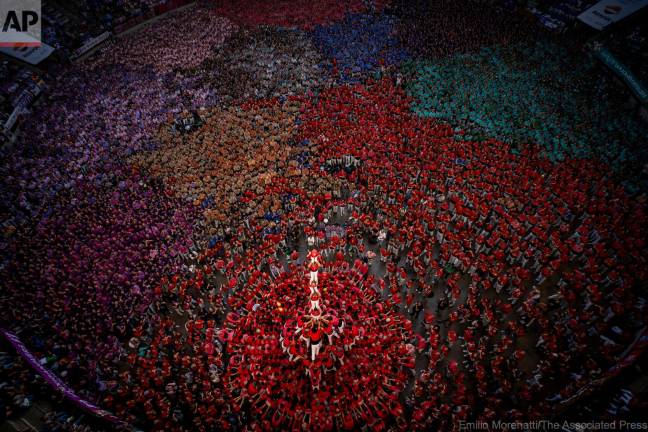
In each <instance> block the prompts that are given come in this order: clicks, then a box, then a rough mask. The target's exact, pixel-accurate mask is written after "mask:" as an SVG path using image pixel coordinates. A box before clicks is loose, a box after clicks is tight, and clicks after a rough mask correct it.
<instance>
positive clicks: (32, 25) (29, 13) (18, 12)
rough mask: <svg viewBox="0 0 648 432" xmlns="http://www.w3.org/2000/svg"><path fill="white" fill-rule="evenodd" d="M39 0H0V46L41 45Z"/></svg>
mask: <svg viewBox="0 0 648 432" xmlns="http://www.w3.org/2000/svg"><path fill="white" fill-rule="evenodd" d="M41 21H42V16H41V0H1V1H0V26H2V27H0V47H33V46H40V45H41Z"/></svg>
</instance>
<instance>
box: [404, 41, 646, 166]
mask: <svg viewBox="0 0 648 432" xmlns="http://www.w3.org/2000/svg"><path fill="white" fill-rule="evenodd" d="M593 61H594V60H592V59H588V58H586V57H584V56H582V55H577V54H574V53H571V52H570V49H569V48H568V47H567V48H563V47H562V46H560V45H558V44H556V43H554V42H550V41H548V40H544V39H542V38H538V39H537V40H536V41H534V42H530V43H524V44H512V45H508V46H502V47H488V48H484V49H482V50H481V51H480V52H478V53H476V54H467V55H458V56H454V57H450V58H448V59H444V60H440V61H436V62H429V61H421V62H417V63H414V64H412V68H413V70H412V73H413V75H414V79H413V81H412V83H411V86H410V87H409V90H410V94H411V95H412V96H414V97H415V98H416V99H417V104H416V107H415V111H416V112H417V113H419V114H420V115H424V116H429V117H435V118H441V119H447V120H448V121H450V122H452V123H457V122H460V123H463V124H465V125H467V126H468V127H470V126H471V125H475V126H476V127H477V129H479V130H481V131H485V132H486V133H487V134H488V135H489V136H494V137H498V138H500V139H502V140H506V141H509V142H516V143H518V145H520V144H524V143H536V144H538V145H540V146H542V147H543V148H544V151H545V154H546V156H547V157H548V158H550V159H551V160H562V159H563V158H565V157H566V156H572V157H579V158H589V157H592V156H596V157H599V158H601V159H602V160H603V161H605V162H607V163H608V164H609V165H611V166H612V167H613V168H614V169H615V170H618V169H625V170H627V171H630V170H634V173H635V175H636V173H637V172H638V171H640V170H641V167H642V166H643V164H645V163H646V162H647V161H648V154H646V149H645V146H644V145H643V142H644V140H645V136H646V125H645V123H643V122H642V121H641V120H640V119H638V118H637V117H636V116H634V115H633V113H632V111H630V110H625V111H623V110H621V111H620V108H619V107H620V106H622V105H623V103H624V100H623V97H622V96H618V95H617V93H618V87H617V85H616V84H614V83H612V82H611V81H610V80H605V79H601V78H600V77H598V76H597V75H596V74H594V73H592V70H593V69H594V65H593ZM593 99H595V100H597V101H598V103H595V104H594V103H592V100H593Z"/></svg>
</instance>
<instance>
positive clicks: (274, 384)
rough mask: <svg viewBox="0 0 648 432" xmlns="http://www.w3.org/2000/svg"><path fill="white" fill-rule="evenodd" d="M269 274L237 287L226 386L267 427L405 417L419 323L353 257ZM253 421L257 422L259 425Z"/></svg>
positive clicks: (350, 425)
mask: <svg viewBox="0 0 648 432" xmlns="http://www.w3.org/2000/svg"><path fill="white" fill-rule="evenodd" d="M310 264H312V263H309V265H308V266H305V267H299V268H298V270H297V271H294V272H287V273H281V274H279V275H278V276H277V277H276V278H273V277H272V276H271V275H270V274H262V275H261V276H258V277H257V278H255V280H253V281H250V282H249V283H248V284H247V285H246V286H245V287H241V288H240V289H237V291H236V293H235V294H234V295H235V296H240V300H243V301H245V302H246V303H250V302H254V303H255V304H257V305H258V306H257V307H255V308H250V309H249V310H250V311H251V312H249V313H247V314H246V315H236V314H230V315H229V316H228V319H227V322H228V327H229V331H230V334H231V340H230V342H229V348H228V351H229V352H230V353H231V357H230V367H229V369H228V372H227V374H226V376H225V383H226V391H227V392H229V394H230V396H231V399H232V400H234V401H236V402H237V404H236V406H235V409H237V410H245V411H246V412H247V413H248V414H249V415H250V416H251V418H252V419H253V420H254V421H253V424H254V425H256V427H258V429H260V430H268V429H269V428H271V429H275V430H276V429H282V430H286V429H295V430H303V429H307V430H323V431H326V430H333V429H338V430H345V429H346V430H352V429H356V428H358V427H361V426H365V425H366V426H369V427H370V428H372V429H374V430H381V429H384V428H387V427H388V426H390V425H394V426H398V424H400V425H404V424H405V419H404V418H403V408H402V406H401V404H400V402H399V400H398V397H399V395H400V393H401V391H402V390H403V388H404V387H405V384H406V382H407V381H408V379H409V378H410V377H411V375H410V374H411V373H412V370H413V368H414V361H415V357H414V346H413V345H412V344H411V341H412V340H413V338H414V335H413V333H412V332H411V324H410V322H409V321H408V320H407V319H404V318H402V317H401V316H400V315H399V314H398V312H396V311H395V310H393V309H392V308H391V306H388V305H386V304H385V302H383V301H380V299H379V298H378V297H377V295H376V292H375V291H374V289H373V288H372V285H373V282H374V281H373V279H372V277H371V276H369V277H365V276H363V275H362V274H361V273H360V272H358V271H357V270H355V269H353V268H350V267H349V266H348V263H346V262H332V263H329V262H322V263H321V264H318V266H317V267H318V270H317V272H318V274H317V282H316V284H313V282H312V277H311V276H310V275H309V271H310V272H312V271H313V267H312V266H311V265H310ZM252 430H254V427H253V428H252Z"/></svg>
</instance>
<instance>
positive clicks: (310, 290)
mask: <svg viewBox="0 0 648 432" xmlns="http://www.w3.org/2000/svg"><path fill="white" fill-rule="evenodd" d="M324 3H326V2H324ZM478 3H479V4H480V5H482V3H481V2H478ZM264 4H266V3H264ZM345 4H346V6H345V7H337V8H336V7H330V8H329V9H326V11H327V12H326V13H324V10H323V9H322V10H320V9H318V8H319V7H320V6H318V5H319V3H317V2H316V3H313V2H279V3H278V4H277V5H276V7H273V8H268V7H265V6H263V5H262V4H260V2H255V1H241V2H222V3H219V4H218V5H216V6H215V7H213V8H212V7H210V6H208V5H205V4H200V5H197V6H194V7H192V8H190V9H187V10H184V11H181V12H178V13H176V14H173V15H170V16H169V17H167V18H164V19H161V20H158V21H156V22H154V23H152V24H149V27H148V30H147V31H146V33H144V32H135V33H133V34H131V35H128V36H125V37H124V38H122V39H118V40H116V41H115V43H114V44H112V45H111V46H109V47H106V48H105V49H103V50H102V51H101V52H98V53H97V54H96V55H94V56H92V57H90V58H88V59H86V60H84V61H83V62H81V63H80V64H79V65H76V66H75V68H73V69H70V70H69V71H67V73H66V74H65V75H63V76H62V77H60V79H59V80H58V83H57V85H56V86H55V87H54V88H53V89H52V91H51V93H50V94H49V95H48V98H47V99H46V100H45V101H44V102H45V103H44V107H42V109H40V110H39V111H38V113H37V114H36V115H35V116H34V117H35V119H34V123H33V124H34V127H33V128H31V129H30V130H28V131H27V133H26V134H25V136H24V137H23V138H22V142H21V143H19V144H22V145H17V146H16V147H15V148H13V149H9V150H7V154H6V155H5V157H3V159H2V162H1V165H0V173H2V175H3V185H2V198H3V202H4V203H5V204H4V205H3V207H2V218H3V228H4V229H3V239H2V243H1V245H2V265H1V266H0V279H2V281H3V283H2V287H3V289H2V291H1V292H0V310H2V311H3V314H2V317H1V318H0V323H1V324H2V327H3V328H6V329H8V330H11V331H13V332H15V333H16V334H17V335H18V336H19V337H20V338H21V340H22V341H23V342H24V343H25V345H27V347H28V348H29V349H30V351H31V352H33V354H34V356H35V357H36V358H38V359H42V360H41V364H42V365H44V367H46V368H48V369H49V370H52V371H53V372H54V373H55V374H56V375H57V376H58V377H60V378H61V379H62V380H63V381H64V382H65V384H66V385H68V386H69V387H70V388H71V389H73V390H74V391H75V392H76V394H77V395H78V396H79V397H81V398H83V399H85V400H87V401H90V402H92V403H93V404H96V405H98V406H99V407H101V408H103V409H106V410H108V411H109V412H111V413H113V414H114V415H115V416H116V417H117V418H119V419H120V420H121V421H123V422H125V423H126V424H128V425H130V427H134V428H138V429H143V430H156V431H171V430H178V431H209V430H289V429H290V430H321V431H326V430H358V429H360V428H364V427H367V428H369V429H371V430H376V431H381V430H392V431H396V430H402V431H405V430H452V429H453V428H455V427H456V426H457V425H458V424H459V421H461V420H472V421H475V420H483V421H488V420H492V419H502V420H508V421H521V420H534V419H540V418H546V417H547V416H552V415H556V414H559V413H561V412H563V410H564V409H565V406H566V405H567V404H571V402H572V401H573V400H577V399H578V398H579V397H580V396H579V395H580V393H581V390H582V389H583V388H584V387H587V386H591V385H592V383H604V382H606V381H607V380H608V379H610V377H611V376H612V371H613V370H614V368H615V367H617V365H618V364H620V362H621V361H622V360H623V359H624V355H625V353H626V350H627V349H628V348H629V347H631V346H632V345H633V342H635V341H636V340H638V339H637V337H638V336H641V335H642V334H643V333H642V332H643V331H645V327H646V325H647V324H648V323H647V322H646V316H647V315H646V299H645V293H644V292H643V287H644V286H645V284H646V281H647V280H648V273H647V270H646V269H648V265H647V263H646V249H647V245H646V238H648V237H647V234H648V232H647V230H648V228H647V226H648V225H647V224H646V223H645V221H646V211H647V209H646V200H645V196H642V195H639V196H637V195H636V194H635V195H633V194H631V193H630V192H629V190H630V189H629V188H628V187H627V184H628V183H629V182H630V183H633V184H636V183H637V181H636V178H632V177H630V176H632V175H635V174H636V169H635V168H636V167H634V165H637V164H639V163H641V161H642V160H643V159H642V156H641V153H640V150H639V149H638V144H637V143H638V141H639V140H640V137H641V136H642V134H643V135H645V132H646V126H645V125H642V124H641V123H639V122H638V121H636V120H634V119H631V118H630V117H629V115H626V114H625V113H623V112H622V111H620V109H619V107H620V102H619V100H617V99H616V98H615V97H613V96H612V95H611V94H612V93H613V92H615V91H618V89H617V87H613V86H612V85H611V84H602V85H601V86H598V87H597V88H596V89H595V90H594V93H592V92H591V91H590V92H581V93H578V92H579V91H581V90H583V87H585V85H586V84H587V82H589V81H588V80H591V79H592V78H591V77H593V76H594V72H593V71H592V70H593V66H592V64H591V62H588V61H583V62H582V65H581V68H569V67H568V65H569V64H571V63H568V62H567V60H566V58H568V57H572V56H578V55H580V54H577V53H574V52H573V51H571V50H565V51H563V50H562V48H561V45H560V43H559V42H556V41H553V42H547V41H545V40H544V39H541V40H538V41H535V42H529V41H528V40H526V39H524V34H525V33H526V32H528V31H529V30H525V29H524V28H523V26H521V25H519V23H518V21H515V20H513V21H512V22H511V23H510V24H509V23H507V22H506V20H505V18H504V17H500V15H499V14H498V13H499V12H498V13H495V12H493V11H492V9H489V8H487V7H486V6H485V4H484V5H482V6H481V7H483V11H482V13H479V14H477V15H473V13H472V12H470V13H468V14H467V15H462V9H461V8H458V6H452V5H450V4H449V3H448V2H445V1H438V2H432V4H433V7H432V9H431V10H430V11H429V15H425V16H427V17H428V18H429V19H434V20H436V21H435V22H438V24H439V27H440V29H438V30H436V29H435V30H434V31H435V32H436V33H433V34H430V35H428V36H426V38H428V39H429V40H427V43H426V44H425V46H418V47H416V46H414V45H412V40H413V39H412V33H408V32H410V31H411V29H410V30H408V29H407V26H406V25H405V23H407V20H417V19H421V18H420V17H417V15H416V14H414V13H409V14H408V13H406V12H407V10H406V9H403V7H404V6H402V5H399V6H398V7H396V6H394V7H392V8H387V7H386V6H387V5H385V4H382V3H381V2H348V3H345ZM420 7H423V6H422V5H421V6H420ZM438 10H444V11H447V12H448V13H447V14H446V16H445V17H437V16H438V15H439V14H438V13H435V11H438ZM282 11H289V12H290V13H288V14H284V15H281V14H280V13H281V12H282ZM348 13H351V14H348ZM493 14H494V15H493ZM495 15H497V17H495ZM189 19H191V20H192V22H199V23H200V25H192V26H188V27H187V26H186V25H185V24H186V22H187V20H189ZM490 19H492V20H493V21H492V23H493V26H494V27H493V29H494V30H493V31H491V32H480V31H476V30H475V27H474V26H477V28H485V27H487V26H488V25H489V23H488V20H490ZM259 26H260V27H259ZM273 26H274V27H273ZM471 26H473V27H471ZM277 27H280V28H277ZM284 27H291V28H284ZM179 28H182V29H183V30H182V31H179V30H178V29H179ZM444 29H445V30H444ZM451 29H456V32H452V31H448V30H451ZM468 30H470V31H468ZM421 31H423V30H421ZM464 32H467V34H469V35H470V37H469V38H464V37H463V36H462V35H463V33H464ZM512 40H515V41H516V44H514V45H511V44H510V42H511V41H512ZM408 41H409V42H408ZM410 55H412V56H414V57H415V60H414V61H409V60H408V57H409V56H410ZM403 62H407V65H406V67H404V68H403V67H401V63H403ZM596 91H600V92H601V93H595V92H596ZM596 94H598V95H599V96H600V99H602V101H601V103H600V104H598V103H592V101H593V100H594V99H593V98H594V97H595V95H596ZM605 95H607V96H605ZM615 107H616V108H615ZM615 109H617V112H618V113H621V114H623V115H614V110H615ZM603 150H604V151H603ZM628 166H631V167H633V169H627V168H626V167H628ZM623 180H628V181H626V182H624V181H623ZM3 349H4V347H3ZM0 360H2V361H3V362H4V363H5V364H6V366H3V368H4V370H6V371H7V374H6V375H7V376H8V379H6V380H5V379H3V380H2V382H1V385H0V402H1V403H2V407H3V410H4V415H3V417H2V418H15V417H16V416H17V415H20V413H21V412H23V411H24V409H25V408H26V407H28V406H29V405H30V404H31V403H33V402H34V400H36V399H37V398H39V397H42V391H38V390H37V389H38V388H41V387H42V386H44V385H45V384H44V383H43V382H42V380H39V379H37V378H36V377H35V376H34V373H33V372H32V371H30V370H29V368H28V367H27V366H26V365H25V364H24V363H22V361H21V360H14V358H13V357H11V358H10V357H5V356H4V355H3V357H2V358H0ZM615 398H616V399H615V400H614V401H613V402H614V404H613V406H615V407H617V411H618V412H619V411H620V410H622V408H619V407H625V406H629V405H630V401H631V399H632V397H631V393H627V392H625V393H620V394H615ZM45 420H46V421H45V426H44V428H45V430H84V428H86V426H84V423H83V422H82V421H79V420H78V418H74V417H73V416H70V415H69V414H68V413H67V412H61V413H56V412H55V413H52V414H50V415H48V417H47V419H45ZM119 427H122V426H117V425H113V426H111V425H106V426H105V428H106V429H108V430H110V429H113V430H114V429H115V428H119ZM92 428H93V429H92V430H101V429H102V426H100V425H93V426H92Z"/></svg>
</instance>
